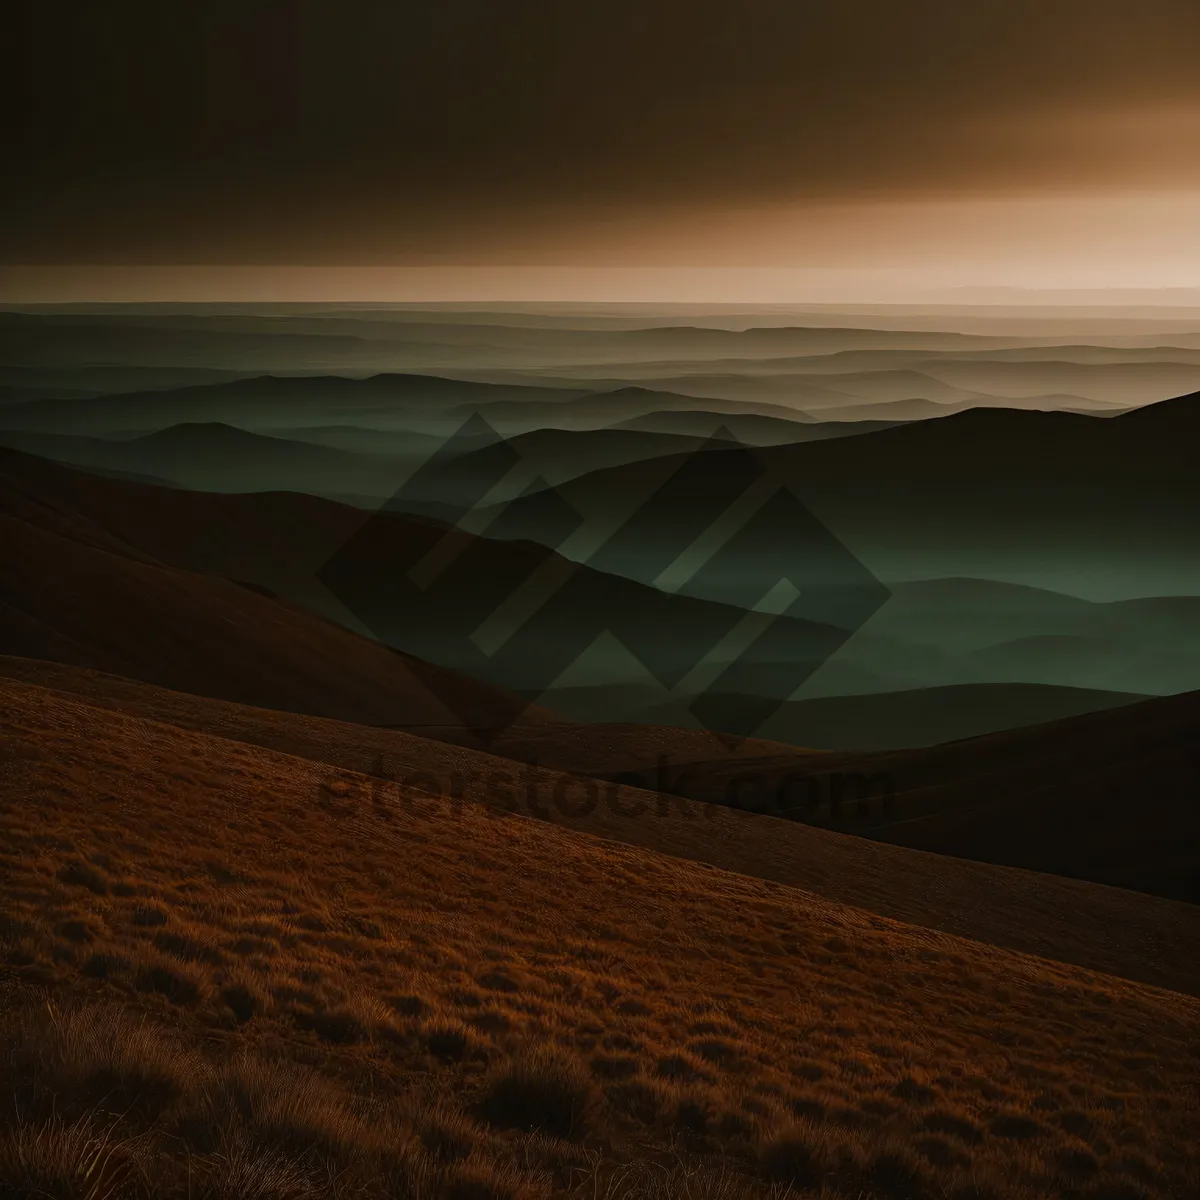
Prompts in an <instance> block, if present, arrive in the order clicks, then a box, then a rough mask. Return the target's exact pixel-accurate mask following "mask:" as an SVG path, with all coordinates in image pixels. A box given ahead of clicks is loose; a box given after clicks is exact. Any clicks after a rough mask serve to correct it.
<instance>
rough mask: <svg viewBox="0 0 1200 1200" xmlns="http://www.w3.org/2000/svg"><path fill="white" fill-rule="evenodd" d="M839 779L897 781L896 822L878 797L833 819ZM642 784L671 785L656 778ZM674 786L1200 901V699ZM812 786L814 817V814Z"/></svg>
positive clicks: (687, 777)
mask: <svg viewBox="0 0 1200 1200" xmlns="http://www.w3.org/2000/svg"><path fill="white" fill-rule="evenodd" d="M748 773H749V774H748ZM838 773H843V774H845V773H860V774H863V775H866V776H870V775H879V776H881V777H886V778H888V779H890V780H891V781H892V783H893V785H894V787H895V792H896V795H895V800H894V803H893V805H892V806H891V809H890V811H889V810H888V809H886V808H885V807H884V806H883V805H882V804H881V803H880V802H879V800H878V799H877V798H876V799H874V800H873V801H872V802H871V803H870V804H869V805H868V806H867V807H866V810H865V811H862V810H860V809H859V808H858V806H856V805H855V804H854V803H853V800H852V799H851V801H850V802H848V803H847V804H846V805H845V806H844V807H843V810H842V811H841V813H840V814H839V813H837V812H835V811H833V810H832V809H831V806H830V804H829V799H830V797H831V795H832V793H833V791H834V789H833V788H832V786H831V782H830V781H831V777H832V776H834V775H836V774H838ZM644 774H645V777H646V778H647V779H650V778H653V779H654V780H655V782H656V786H663V784H662V783H661V776H660V775H659V773H657V772H655V773H653V775H652V774H651V773H649V772H644ZM667 777H668V782H667V783H666V784H665V786H667V787H669V788H671V790H674V791H678V792H680V793H682V794H683V795H686V796H690V797H693V798H695V799H702V800H707V801H714V802H721V801H726V800H729V799H731V798H732V799H734V800H735V802H736V801H737V800H738V799H740V801H741V802H743V803H745V804H747V805H748V806H751V807H756V808H758V809H759V810H760V811H771V812H775V813H778V814H780V815H784V814H790V815H792V816H793V817H795V818H796V819H799V820H803V821H806V822H809V823H811V824H815V825H820V826H825V827H832V828H841V829H845V830H847V831H850V832H853V833H856V834H860V835H862V836H864V837H870V838H875V839H878V840H880V841H884V842H890V843H892V844H894V845H899V846H910V847H913V848H916V849H921V850H932V851H935V852H937V853H942V854H954V855H958V856H960V857H963V858H972V859H976V860H979V861H982V862H992V863H1002V864H1005V865H1008V866H1015V867H1024V868H1027V869H1030V870H1037V871H1050V872H1053V873H1055V874H1061V875H1070V876H1074V877H1076V878H1082V879H1091V880H1096V881H1099V882H1101V883H1108V884H1112V885H1114V886H1117V887H1127V888H1136V889H1140V890H1144V891H1148V892H1152V893H1155V894H1158V895H1164V896H1170V897H1173V898H1175V899H1180V900H1188V901H1191V902H1200V803H1198V802H1197V799H1196V781H1197V779H1198V778H1200V692H1192V693H1187V694H1185V695H1181V696H1168V697H1163V698H1159V699H1153V700H1145V701H1141V702H1139V703H1137V704H1131V705H1127V706H1124V707H1121V708H1116V709H1108V710H1105V711H1104V712H1096V713H1088V714H1086V715H1084V716H1080V717H1073V718H1071V719H1069V720H1063V721H1055V722H1052V723H1050V724H1047V725H1037V726H1031V727H1028V728H1024V729H1013V730H1009V731H1006V732H1003V733H995V734H989V735H987V736H985V737H978V738H972V739H968V740H966V741H961V742H951V743H948V744H946V745H943V746H933V747H929V748H927V749H922V750H905V751H895V752H891V753H881V754H857V755H844V754H837V755H833V754H830V755H822V756H819V757H814V756H813V755H811V754H804V753H800V754H789V753H785V754H781V755H771V756H764V757H762V758H758V759H753V760H751V761H748V762H741V763H735V762H731V761H729V760H727V759H721V758H719V757H718V756H714V761H712V762H708V763H692V764H686V765H682V766H680V767H679V768H678V770H677V771H676V772H668V773H667ZM787 780H791V784H790V786H788V785H787V784H785V781H787ZM805 781H808V784H806V782H805ZM809 784H811V786H812V787H813V789H814V791H813V793H812V794H813V796H814V797H816V798H818V802H817V803H815V804H811V803H810V804H805V803H804V801H805V799H806V797H807V795H808V792H807V787H808V786H809ZM781 789H782V790H781ZM849 794H850V796H851V797H853V795H854V793H853V791H851V792H850V793H849ZM878 795H879V792H878V790H877V791H876V797H877V796H878Z"/></svg>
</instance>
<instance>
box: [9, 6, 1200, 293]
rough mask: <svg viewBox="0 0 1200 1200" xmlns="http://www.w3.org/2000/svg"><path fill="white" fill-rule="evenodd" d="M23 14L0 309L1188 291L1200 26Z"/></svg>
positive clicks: (1191, 15)
mask: <svg viewBox="0 0 1200 1200" xmlns="http://www.w3.org/2000/svg"><path fill="white" fill-rule="evenodd" d="M17 8H18V13H17V19H16V21H15V23H14V24H13V25H12V26H11V28H12V31H13V32H14V33H15V44H16V55H15V59H14V64H13V66H14V69H11V70H6V71H5V72H4V75H3V83H2V85H0V86H3V87H4V89H5V90H6V92H7V93H8V94H7V95H6V96H5V97H4V98H3V99H4V103H3V105H2V106H0V120H2V121H3V129H2V133H3V137H4V144H5V146H6V157H7V160H8V164H9V170H8V172H7V173H8V175H9V178H10V180H12V181H16V186H12V185H11V184H10V186H8V187H6V188H5V189H3V195H2V196H0V294H10V293H12V294H15V293H19V292H22V291H24V292H25V293H28V295H29V297H30V298H33V293H35V292H36V293H38V296H37V298H43V297H46V296H50V295H52V294H63V295H65V294H66V293H67V292H70V291H71V290H72V289H74V291H75V292H78V293H81V294H83V293H89V290H90V292H104V291H106V290H108V291H113V290H114V289H115V290H117V291H120V290H121V289H122V288H124V289H125V290H127V291H128V290H129V289H133V290H135V291H136V290H137V288H138V287H143V288H144V287H149V286H150V284H149V283H147V282H146V281H148V280H155V281H156V282H155V283H154V284H153V286H154V287H157V288H161V287H163V286H166V287H167V290H168V291H170V289H171V283H170V280H171V279H175V280H176V281H177V283H178V287H179V288H180V289H182V290H187V289H188V288H192V289H193V290H194V289H195V288H197V287H198V286H200V285H198V284H197V283H196V281H197V280H199V279H203V280H206V281H207V282H205V283H204V285H203V287H202V288H201V290H204V288H209V289H210V290H211V289H212V288H215V289H216V291H217V292H221V291H222V289H224V291H226V292H228V293H229V298H231V299H237V298H241V297H243V296H245V295H248V294H249V291H253V290H254V289H255V288H257V289H258V290H259V291H261V290H263V289H264V288H267V289H268V290H269V287H270V286H274V287H276V289H278V288H279V287H283V286H284V285H283V284H281V283H279V281H280V280H283V279H285V278H287V276H286V275H285V274H281V273H280V272H279V270H278V268H284V267H287V268H297V267H304V268H311V269H316V268H321V269H322V270H310V272H309V274H308V275H307V276H304V278H305V279H307V280H308V282H307V283H305V284H304V287H305V288H308V289H315V292H314V293H313V295H312V297H311V298H320V295H319V293H321V292H322V291H323V290H324V291H328V289H329V288H331V287H349V289H350V292H351V294H352V293H353V292H354V290H355V286H356V285H355V283H354V278H355V277H354V276H353V275H350V276H348V275H347V274H346V272H347V271H350V270H352V269H355V268H358V269H360V270H361V271H362V272H363V273H362V274H360V275H359V276H358V277H357V278H358V281H359V282H358V284H357V287H358V288H359V289H360V290H371V289H376V290H378V289H380V288H382V290H383V291H384V292H387V290H388V288H389V287H391V288H393V289H394V291H395V292H396V295H397V298H405V299H409V298H412V296H411V295H410V293H413V292H414V290H415V291H416V292H419V291H420V289H421V288H426V289H433V290H434V291H439V289H440V291H441V292H445V293H447V294H448V293H449V292H453V291H454V289H456V288H457V289H460V290H461V291H462V294H463V296H464V298H466V297H467V296H470V295H477V294H478V295H482V294H483V293H485V292H486V293H489V295H495V296H496V297H497V298H498V297H499V294H500V293H501V292H504V291H505V290H506V289H507V290H508V291H514V292H521V291H522V290H523V289H524V290H528V289H529V288H531V287H532V288H533V289H534V290H535V291H536V290H537V289H538V288H541V289H542V290H543V291H545V289H547V288H549V289H551V291H553V290H554V289H558V292H559V293H562V295H563V298H578V296H577V295H575V294H572V295H570V296H568V295H566V292H569V291H571V290H572V289H574V292H575V293H581V294H582V293H586V292H587V290H588V288H589V287H594V288H601V290H603V288H608V289H609V290H610V291H611V289H612V288H613V287H616V288H617V290H618V291H620V289H621V287H623V286H626V285H625V284H619V283H618V282H616V281H618V280H619V279H621V278H624V279H626V280H627V286H628V289H629V291H630V298H631V299H638V298H647V297H649V296H650V295H651V294H654V295H658V294H660V293H661V294H666V293H669V292H672V291H673V292H677V293H679V295H678V298H679V299H688V298H699V296H700V293H699V292H697V291H696V286H697V285H696V281H697V280H700V279H704V280H706V281H707V282H705V283H704V284H703V287H702V288H701V291H703V292H705V295H704V296H703V298H705V299H708V298H710V297H709V296H708V295H707V292H708V291H710V290H714V289H715V290H716V291H719V290H720V287H721V283H720V280H721V279H725V280H726V281H733V280H735V279H736V280H737V281H738V283H737V287H738V289H739V295H740V294H741V290H744V288H743V285H744V287H745V288H746V289H748V293H747V294H748V295H751V296H753V295H755V294H758V295H761V297H762V299H764V301H765V300H776V299H779V298H780V297H781V296H785V295H786V296H792V297H793V298H795V299H812V300H820V299H826V300H832V299H835V298H836V297H838V296H843V295H845V296H849V295H851V294H853V296H854V298H856V299H862V300H869V299H872V298H876V299H880V300H883V299H884V298H885V297H890V296H892V295H893V293H894V292H895V289H896V288H899V292H898V293H897V294H906V291H905V289H906V288H907V289H908V291H910V292H911V293H912V294H913V295H918V294H920V295H929V294H932V293H933V292H937V293H938V294H950V292H952V291H953V289H961V288H964V287H972V286H977V287H987V286H1006V287H1028V288H1080V287H1084V288H1089V287H1099V288H1105V287H1113V288H1157V287H1181V286H1186V285H1188V284H1194V283H1195V282H1196V280H1197V279H1200V71H1197V70H1196V68H1195V64H1196V63H1197V62H1200V4H1197V3H1196V2H1195V0H1139V2H1138V3H1137V4H1132V3H1129V0H970V2H969V3H968V2H965V0H907V2H905V3H900V2H898V0H745V2H744V3H733V0H637V2H630V0H607V2H605V3H598V2H594V0H505V2H504V3H497V2H496V0H436V2H433V0H405V2H393V3H383V2H381V0H339V2H338V3H328V2H327V3H318V2H316V0H289V2H288V3H282V2H280V0H277V2H275V3H261V4H250V3H243V2H239V3H228V2H226V0H208V2H206V3H197V2H194V0H177V2H176V3H173V4H162V3H161V2H158V3H153V4H151V3H145V2H143V0H136V2H131V0H125V2H122V0H112V2H111V3H106V4H102V5H101V4H95V3H94V2H93V0H57V2H56V3H47V2H46V0H18V5H17ZM49 267H53V268H55V270H52V271H47V270H40V271H39V268H49ZM146 268H155V269H156V271H157V273H155V272H154V271H151V272H149V273H147V271H146V270H145V269H146ZM185 268H186V270H185ZM137 269H140V273H139V270H137ZM248 269H249V270H248ZM198 271H199V272H200V274H197V272H198ZM172 272H173V273H172ZM205 272H207V274H205ZM256 272H257V273H256ZM381 272H384V274H381ZM386 272H391V274H390V275H389V274H387V273H386ZM572 272H575V273H574V274H573V273H572ZM614 272H617V273H618V274H614ZM620 272H626V274H625V275H624V276H621V275H620ZM697 272H699V274H697ZM705 272H708V274H707V275H705V274H704V273H705ZM714 272H715V274H714ZM731 272H732V273H733V274H731ZM747 272H749V274H747ZM755 272H758V279H759V281H760V284H761V287H760V288H759V289H758V292H757V293H756V291H755V284H754V279H755ZM722 273H723V274H722ZM300 278H301V276H299V275H296V274H294V273H293V275H292V276H291V280H292V282H291V283H290V284H288V285H286V286H288V287H291V288H293V289H294V288H295V287H296V286H298V285H297V283H296V280H298V279H300ZM272 280H274V281H275V283H274V284H271V283H270V281H272ZM388 280H391V281H392V282H391V283H390V284H389V283H388V282H387V281H388ZM906 280H907V283H906V282H905V281H906ZM139 281H141V282H139ZM164 281H165V283H164ZM222 281H224V282H222ZM555 281H557V282H555ZM588 281H591V282H588ZM598 281H605V282H604V283H603V287H602V286H601V283H600V282H598ZM689 281H690V282H689ZM730 286H733V284H732V283H731V284H730ZM56 289H57V291H56ZM247 289H249V291H248V290H247ZM564 289H565V291H564ZM402 293H403V296H401V294H402ZM456 294H457V293H456ZM545 294H546V298H548V299H553V298H554V296H553V295H551V294H549V292H546V293H545ZM606 295H607V293H606ZM89 298H102V297H101V296H99V295H92V296H90V297H89ZM372 298H376V297H375V294H374V292H372Z"/></svg>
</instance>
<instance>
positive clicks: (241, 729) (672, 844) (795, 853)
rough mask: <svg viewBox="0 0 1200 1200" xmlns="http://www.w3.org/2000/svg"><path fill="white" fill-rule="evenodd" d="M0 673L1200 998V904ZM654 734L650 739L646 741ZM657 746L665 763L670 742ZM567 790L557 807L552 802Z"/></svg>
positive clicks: (123, 690) (117, 684)
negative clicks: (590, 794)
mask: <svg viewBox="0 0 1200 1200" xmlns="http://www.w3.org/2000/svg"><path fill="white" fill-rule="evenodd" d="M0 677H8V678H11V679H12V680H25V681H30V682H33V683H41V684H44V685H45V686H47V687H50V688H61V689H63V691H64V693H69V694H71V695H72V696H79V697H81V698H82V699H83V702H84V703H85V704H87V705H89V706H96V707H101V708H111V709H115V710H117V711H120V712H125V713H127V714H129V715H131V716H140V717H148V718H150V719H152V720H154V721H156V722H167V723H170V724H172V725H176V726H178V727H180V728H182V729H188V730H192V731H194V732H197V733H206V734H210V735H215V736H217V737H220V738H227V739H230V740H233V741H239V742H243V743H245V744H247V745H252V746H261V747H262V748H264V749H269V750H277V751H281V752H282V753H284V754H288V755H295V756H297V757H302V758H306V759H309V760H312V761H315V762H320V763H324V764H326V765H327V766H329V767H331V768H335V770H333V771H331V772H329V773H328V775H329V777H331V778H334V777H336V778H341V779H342V780H343V782H342V784H341V785H340V786H341V787H342V788H343V795H342V798H341V800H340V801H338V800H337V797H335V796H334V795H332V793H330V794H328V795H326V796H325V801H326V802H327V803H341V804H343V805H346V804H349V805H350V806H352V807H353V806H361V805H362V804H364V803H367V802H368V801H369V800H370V798H371V796H372V793H374V795H375V796H377V797H380V798H381V799H382V802H383V811H387V812H392V811H395V810H396V809H398V808H404V809H407V810H410V811H416V812H420V811H426V810H428V811H432V809H433V807H434V805H433V803H432V802H431V801H430V800H428V799H427V798H426V797H424V795H423V794H421V793H422V792H423V791H425V790H429V788H432V789H433V790H434V791H435V792H436V791H437V790H438V789H439V788H440V789H441V790H442V791H443V792H444V793H445V794H447V795H450V794H453V795H456V796H460V797H461V798H462V799H463V800H465V801H471V802H475V803H480V804H489V803H490V804H492V805H496V804H497V803H501V804H503V803H509V802H511V801H512V798H513V797H514V796H516V797H518V798H519V799H520V802H521V803H523V804H524V805H525V807H526V809H528V807H529V803H528V802H529V798H530V797H532V799H533V803H534V806H536V809H537V811H538V812H539V813H542V814H544V819H546V820H548V821H551V822H553V823H554V824H556V825H559V826H561V827H563V828H566V829H571V830H575V831H578V832H580V833H588V834H593V835H596V836H599V837H604V838H609V839H612V840H614V841H620V842H625V843H628V844H630V845H634V846H641V847H643V848H645V849H647V850H652V851H656V852H659V853H665V854H671V855H676V856H679V857H682V858H690V859H694V860H696V861H697V862H701V863H707V864H709V865H711V866H715V867H719V868H721V869H723V870H727V871H736V872H738V873H739V874H742V875H752V876H757V877H759V878H762V879H769V880H773V881H774V882H776V883H783V884H787V885H788V886H789V887H797V888H803V889H805V890H806V891H809V892H813V893H815V894H816V895H817V896H821V897H823V898H824V899H826V900H831V901H834V902H836V903H837V904H850V905H854V906H856V907H859V908H865V909H868V910H870V911H871V912H874V913H879V914H881V915H883V916H886V917H890V918H892V919H893V920H897V921H903V922H906V923H909V924H914V925H921V926H924V927H926V928H929V929H937V930H941V931H942V932H944V933H950V934H954V935H956V936H958V937H964V938H970V939H973V940H975V941H982V942H987V943H989V944H991V945H997V946H1004V947H1006V948H1007V949H1010V950H1017V951H1020V952H1022V953H1025V954H1036V955H1038V956H1040V957H1043V958H1052V959H1056V960H1058V961H1061V962H1067V963H1072V964H1074V965H1076V966H1082V967H1087V968H1089V969H1091V970H1096V971H1101V972H1103V973H1105V974H1110V975H1119V976H1121V977H1122V978H1126V979H1133V980H1136V981H1138V982H1141V983H1149V984H1153V985H1155V986H1158V987H1165V988H1169V989H1171V990H1173V991H1184V992H1189V993H1190V994H1191V995H1194V996H1200V955H1197V954H1196V946H1197V945H1200V907H1197V906H1195V905H1190V904H1181V903H1176V902H1173V901H1170V900H1164V899H1161V898H1158V897H1154V896H1144V895H1139V894H1136V893H1131V892H1122V891H1119V890H1117V889H1114V888H1107V887H1100V886H1096V885H1094V884H1089V883H1083V882H1079V881H1076V880H1072V879H1060V878H1055V877H1052V876H1046V875H1034V874H1031V873H1029V872H1027V871H1016V870H1011V869H1008V868H1004V867H995V866H988V865H986V864H983V863H973V862H967V861H964V860H962V859H957V858H949V859H947V858H945V857H942V856H941V855H932V854H924V853H920V852H916V851H911V850H907V849H903V848H900V847H894V846H887V845H881V844H879V843H877V842H870V841H866V840H864V839H862V838H858V837H848V836H846V835H844V834H840V833H835V832H831V831H829V830H824V829H814V828H811V827H809V826H807V825H800V824H796V823H793V822H781V821H772V820H765V819H763V818H762V817H759V816H756V815H754V814H752V813H746V812H738V811H736V810H734V809H729V808H725V807H721V806H714V805H704V804H697V803H693V802H690V801H682V802H681V801H680V800H679V799H678V798H674V797H659V796H656V795H654V794H652V793H647V792H643V791H638V790H636V789H631V788H616V787H614V786H613V785H611V784H606V785H605V788H606V789H607V790H606V791H605V793H604V799H603V800H602V802H601V803H599V804H598V805H597V806H596V807H595V808H594V809H591V810H588V809H584V808H580V807H579V806H578V804H577V801H578V798H579V796H580V794H581V787H582V786H583V785H581V784H579V781H577V780H574V779H573V777H571V776H568V775H563V774H562V773H561V772H559V771H556V770H550V769H546V768H544V767H543V768H537V767H533V766H528V765H523V764H514V763H513V762H510V761H508V760H506V759H502V758H497V757H493V756H489V755H487V754H481V753H479V752H478V751H474V750H470V749H465V748H462V747H459V746H455V745H447V744H443V743H441V742H435V741H429V740H427V739H426V738H422V737H414V736H412V735H411V734H406V733H401V732H396V731H391V730H386V729H376V728H367V727H362V726H356V725H347V724H345V723H343V722H340V721H332V720H327V719H323V718H319V717H306V716H300V715H297V714H295V713H290V712H276V711H272V710H267V709H262V708H253V707H250V706H247V705H242V704H233V703H229V702H227V701H222V700H212V699H207V698H203V697H199V696H192V695H186V694H184V693H181V692H172V691H168V690H166V689H164V688H156V687H150V686H148V685H146V684H142V683H135V682H132V681H130V680H126V679H122V678H120V677H118V676H113V675H105V674H102V673H100V672H96V671H84V670H80V669H78V668H73V667H64V666H60V665H57V664H53V663H45V662H36V661H33V660H29V659H19V658H11V657H5V656H0ZM0 691H7V692H9V693H10V701H9V702H10V703H15V704H17V705H20V704H23V703H28V702H29V696H30V688H29V687H28V684H21V683H16V682H8V683H0ZM614 728H615V727H611V726H610V727H604V728H603V729H602V731H601V734H600V738H599V741H600V750H599V751H598V753H599V754H600V758H605V759H608V760H612V759H613V756H615V755H617V754H618V753H619V746H618V744H616V743H613V744H610V741H611V739H612V738H614V737H616V738H617V742H618V743H619V742H620V741H621V740H623V738H624V736H625V735H624V732H620V736H619V737H617V735H616V733H614ZM623 729H624V727H620V730H623ZM658 732H661V731H652V733H651V734H649V735H645V736H647V737H649V738H650V741H651V742H652V743H653V741H654V737H655V736H656V734H657V733H658ZM431 736H432V735H431ZM522 738H526V740H527V744H525V743H522V745H519V746H518V747H517V749H518V750H521V751H522V752H525V751H526V750H529V749H530V748H531V747H537V748H538V749H539V751H540V752H542V753H544V754H545V755H546V756H547V757H546V758H544V759H543V760H542V761H543V762H545V763H547V764H553V763H554V762H555V761H556V756H557V755H558V754H559V752H560V751H562V752H563V753H564V754H565V757H566V759H567V760H568V761H570V762H575V761H576V760H578V758H579V756H580V754H581V753H582V747H581V746H580V744H579V731H578V727H574V726H554V727H552V728H550V727H548V728H547V729H545V730H543V731H542V733H541V734H540V735H539V736H538V737H536V738H535V737H533V735H531V734H528V731H526V733H525V734H519V733H517V732H514V733H513V735H512V739H510V740H514V741H517V742H521V739H522ZM644 743H645V737H643V736H642V735H639V738H638V739H635V741H634V743H633V746H634V748H635V749H637V750H638V752H639V753H646V752H647V746H646V745H645V744H644ZM660 749H661V752H662V753H664V754H667V756H668V757H670V753H669V752H670V749H671V743H670V741H669V740H668V741H667V742H664V743H662V744H661V746H660ZM597 761H599V759H598V760H597ZM639 761H641V760H639ZM339 772H344V773H345V774H344V775H340V774H339ZM355 772H358V773H361V774H363V775H368V776H370V775H375V776H378V775H383V776H385V777H386V778H388V779H391V780H393V781H397V780H398V781H404V780H406V779H408V780H422V781H423V782H421V783H420V785H419V789H418V790H414V789H412V788H408V789H406V788H404V787H403V786H401V787H397V786H395V785H394V784H389V783H380V782H378V781H364V780H362V779H360V778H358V776H357V775H355V774H353V773H355ZM563 797H566V799H567V801H568V804H567V805H565V806H564V805H563V804H561V803H559V802H560V801H561V800H562V798H563ZM564 807H566V808H568V809H569V810H570V811H569V812H564V811H563V808H564ZM521 811H525V809H522V810H521Z"/></svg>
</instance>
